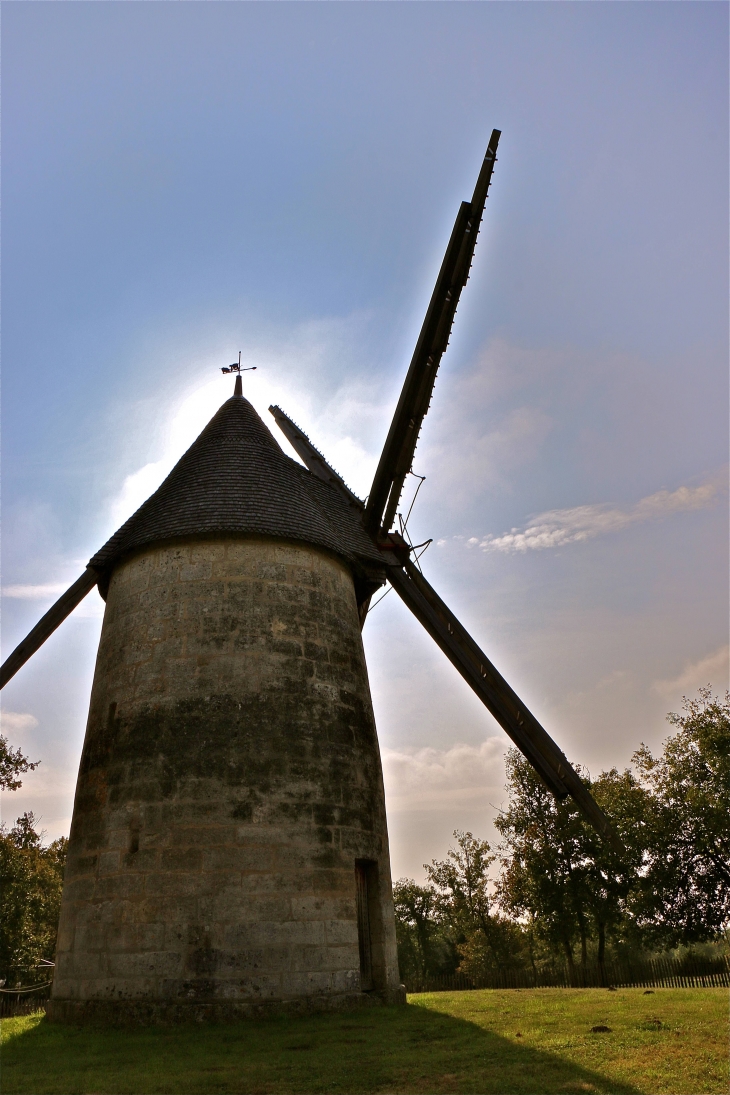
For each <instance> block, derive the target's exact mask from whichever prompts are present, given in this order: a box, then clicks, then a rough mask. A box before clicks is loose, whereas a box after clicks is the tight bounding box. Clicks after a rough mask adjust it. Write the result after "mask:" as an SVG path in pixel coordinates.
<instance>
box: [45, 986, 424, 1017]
mask: <svg viewBox="0 0 730 1095" xmlns="http://www.w3.org/2000/svg"><path fill="white" fill-rule="evenodd" d="M405 1002H406V989H405V985H399V986H398V988H397V989H394V990H390V991H385V992H348V993H338V994H337V995H332V994H327V995H321V996H303V997H299V998H296V999H290V1000H260V1001H252V1000H199V999H198V1000H180V999H177V1000H144V999H137V1000H109V999H107V1000H103V999H98V1000H59V999H53V1000H49V1002H48V1009H47V1016H48V1019H49V1020H50V1021H51V1022H52V1023H67V1024H72V1025H74V1026H84V1025H87V1024H93V1023H98V1024H102V1025H105V1026H155V1025H157V1024H160V1025H177V1024H183V1023H229V1022H235V1021H236V1020H239V1019H269V1018H273V1017H275V1016H278V1015H314V1014H317V1013H321V1012H346V1011H356V1010H358V1009H359V1008H370V1007H380V1006H383V1005H388V1004H390V1005H399V1004H405Z"/></svg>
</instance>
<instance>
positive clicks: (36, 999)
mask: <svg viewBox="0 0 730 1095" xmlns="http://www.w3.org/2000/svg"><path fill="white" fill-rule="evenodd" d="M51 984H52V982H51V981H47V982H45V983H44V984H42V985H32V986H31V987H30V988H21V989H0V1018H7V1017H8V1016H10V1015H32V1014H33V1013H34V1012H36V1011H45V1010H46V1004H47V1003H48V1000H49V999H50V995H51Z"/></svg>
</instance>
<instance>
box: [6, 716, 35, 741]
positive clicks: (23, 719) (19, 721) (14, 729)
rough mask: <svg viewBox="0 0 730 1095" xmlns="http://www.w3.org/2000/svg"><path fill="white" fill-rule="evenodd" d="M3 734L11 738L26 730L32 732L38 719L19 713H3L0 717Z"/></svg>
mask: <svg viewBox="0 0 730 1095" xmlns="http://www.w3.org/2000/svg"><path fill="white" fill-rule="evenodd" d="M0 725H2V732H3V734H8V735H9V736H10V737H11V738H14V737H17V736H18V734H24V733H25V732H26V731H27V730H33V729H34V727H36V726H37V725H38V719H37V718H36V717H35V716H34V715H28V714H24V713H21V712H19V711H3V713H2V716H0Z"/></svg>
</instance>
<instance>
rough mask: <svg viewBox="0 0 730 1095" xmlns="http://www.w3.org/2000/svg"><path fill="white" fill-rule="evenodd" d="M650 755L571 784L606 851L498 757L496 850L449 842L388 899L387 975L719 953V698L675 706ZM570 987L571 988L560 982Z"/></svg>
mask: <svg viewBox="0 0 730 1095" xmlns="http://www.w3.org/2000/svg"><path fill="white" fill-rule="evenodd" d="M668 720H669V722H670V723H671V724H672V725H673V726H674V727H676V732H675V733H674V734H672V735H671V736H670V737H669V739H668V740H667V741H666V742H665V744H664V749H663V752H662V754H661V755H660V756H656V757H655V756H653V755H652V753H651V751H650V750H649V749H648V748H647V747H646V746H645V745H641V746H640V748H639V749H638V750H637V751H636V752H635V753H634V755H633V758H632V762H633V767H632V768H627V769H626V770H625V771H623V772H619V771H618V770H617V769H616V768H612V769H610V770H609V771H607V772H601V774H600V775H599V776H598V777H597V778H596V779H590V778H588V776H587V774H586V773H585V772H582V773H581V775H582V777H583V779H584V780H585V782H586V784H587V785H588V787H589V788H590V790H591V793H592V795H593V796H594V797H595V799H596V801H597V802H598V803H599V805H600V806H601V807H602V808H603V810H604V812H605V813H606V814H607V816H608V817H609V818H610V820H611V822H612V824H613V826H614V828H615V830H616V831H617V833H618V835H619V837H620V843H621V850H620V851H617V850H614V849H613V848H612V847H610V846H609V845H608V844H607V843H606V842H604V841H602V840H601V838H600V837H599V836H598V834H597V833H596V832H595V830H593V829H592V828H591V826H589V825H588V824H587V823H586V822H584V821H583V820H582V818H581V816H580V814H579V813H578V811H577V810H576V808H575V805H574V804H573V801H572V799H566V800H565V801H564V802H558V801H557V800H556V799H555V798H554V797H553V795H552V794H551V793H550V792H549V791H548V790H547V788H546V787H545V786H544V784H543V783H542V781H541V780H540V779H539V777H538V776H537V775H536V773H535V772H534V770H533V769H532V767H531V766H530V765H529V764H528V762H527V761H526V760H525V759H524V758H523V757H522V755H521V754H520V753H519V752H517V750H515V749H512V750H510V751H509V753H508V754H507V786H506V790H507V792H508V803H507V806H506V808H505V809H504V810H502V811H501V812H500V813H499V815H498V817H497V818H496V820H495V826H496V828H497V831H498V832H499V834H500V837H501V840H500V842H499V844H498V845H497V846H496V847H494V848H493V847H491V846H490V844H489V843H488V841H486V840H480V839H478V838H477V837H475V836H474V835H473V834H472V833H469V832H459V831H458V830H457V831H456V832H455V833H454V837H455V840H456V844H455V847H453V848H451V850H450V851H449V853H448V855H447V857H446V859H444V860H433V861H432V862H431V863H430V864H425V865H424V867H425V871H426V883H425V885H419V884H417V883H416V882H414V881H413V880H412V879H407V878H403V879H400V880H399V881H398V882H396V883H395V886H394V888H393V897H394V901H395V912H396V931H397V935H398V955H399V960H400V969H401V977H403V978H404V979H405V980H406V981H409V980H410V981H422V980H424V979H427V978H429V977H438V976H441V975H448V974H452V973H455V972H457V971H458V972H459V973H463V974H466V975H468V976H471V977H474V978H479V977H484V976H488V975H489V974H490V973H493V972H494V971H497V970H504V969H515V968H529V967H532V969H533V970H534V971H536V972H537V971H538V970H539V969H545V968H546V967H549V966H550V965H555V964H561V965H564V966H566V967H567V969H568V971H569V973H570V977H571V982H572V983H580V976H579V974H580V969H581V967H583V968H584V969H585V968H586V967H587V966H588V964H589V963H590V964H597V965H598V966H599V968H602V967H603V965H604V963H606V962H607V960H608V958H609V957H610V958H611V959H614V960H616V959H619V960H620V959H626V958H630V957H632V956H638V955H639V954H647V952H649V953H651V952H654V953H656V952H657V951H666V950H670V949H673V948H677V947H681V946H692V945H695V946H696V945H698V944H703V943H711V942H713V941H714V942H717V941H725V942H727V931H728V926H729V925H730V821H729V819H730V693H729V694H726V696H725V699H724V702H723V701H722V700H720V699H718V698H713V696H712V690H711V688H709V687H708V688H704V689H700V693H699V698H698V699H693V700H685V701H684V706H683V711H682V714H670V715H669V716H668ZM574 978H575V980H573V979H574Z"/></svg>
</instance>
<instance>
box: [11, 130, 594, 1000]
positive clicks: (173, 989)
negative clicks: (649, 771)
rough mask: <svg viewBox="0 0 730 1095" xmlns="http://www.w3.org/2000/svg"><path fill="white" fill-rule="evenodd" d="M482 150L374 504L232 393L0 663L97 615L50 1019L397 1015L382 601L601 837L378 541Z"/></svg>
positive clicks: (411, 442)
mask: <svg viewBox="0 0 730 1095" xmlns="http://www.w3.org/2000/svg"><path fill="white" fill-rule="evenodd" d="M498 139H499V133H498V131H496V130H495V131H494V133H493V134H492V139H491V141H490V144H489V148H488V150H487V154H486V157H485V160H484V164H483V166H482V170H481V172H480V175H479V179H478V181H477V186H476V189H475V192H474V196H473V198H472V201H471V202H464V203H462V206H461V208H460V210H459V214H458V216H457V219H456V224H455V227H454V231H453V233H452V237H451V240H450V242H449V246H448V249H447V252H446V256H445V258H444V262H443V264H442V267H441V271H440V273H439V277H438V280H437V283H436V288H435V289H434V294H433V297H432V299H431V303H430V306H429V310H428V312H427V315H426V319H425V321H424V325H423V329H422V331H421V336H420V338H419V341H418V344H417V346H416V350H415V353H414V356H413V360H412V362H411V366H410V368H409V371H408V374H407V377H406V381H405V385H404V388H403V392H402V394H401V398H400V401H399V403H398V407H397V409H396V412H395V417H394V419H393V424H392V426H391V429H390V432H389V434H388V438H387V440H386V444H385V448H384V451H383V455H382V457H381V460H380V464H379V466H378V470H377V472H376V475H375V479H374V482H373V486H372V489H371V492H370V495H369V498H368V502H367V505H365V504H364V503H363V502H361V501H360V500H359V499H357V498H356V497H355V496H354V495H353V494H352V493H351V492H350V491H349V490H348V488H347V487H346V486H345V484H344V483H343V481H342V479H341V478H340V477H339V476H338V475H337V473H336V472H335V471H334V470H333V469H332V468H331V467H330V466H329V465H328V464H327V462H326V461H325V460H324V458H323V457H322V456H321V454H320V453H319V452H317V450H316V449H315V448H314V447H313V446H312V445H311V443H310V442H309V439H308V438H307V437H306V435H305V434H303V433H302V432H301V430H299V429H298V427H297V426H295V424H294V423H293V422H291V420H290V419H288V418H287V416H286V415H285V414H284V413H283V412H282V411H281V410H280V409H279V408H271V410H272V412H273V414H274V417H275V419H276V421H277V423H278V425H279V427H280V428H281V429H282V430H283V432H284V433H285V435H286V436H287V437H288V439H289V440H290V442H291V444H292V445H293V447H294V449H295V451H296V452H297V453H298V455H299V456H300V457H301V458H302V460H303V461H304V464H305V465H306V467H303V466H302V465H300V464H299V463H297V462H296V461H294V460H292V459H291V458H289V457H288V456H286V455H285V454H284V453H283V452H282V450H281V449H280V448H279V446H278V444H277V443H276V441H275V440H274V438H273V436H272V434H271V433H270V432H269V430H268V429H267V427H266V426H265V425H264V423H263V422H262V421H261V419H260V418H259V416H258V415H257V413H256V412H255V410H254V409H253V407H252V406H251V404H250V403H249V402H248V401H247V400H246V399H245V398H244V397H243V394H242V387H241V378H240V376H238V377H237V378H236V383H235V391H234V395H233V396H232V397H231V398H230V399H228V400H227V401H226V402H225V403H224V404H223V406H222V407H221V408H220V410H219V411H218V413H217V414H216V415H215V416H214V417H213V419H212V420H211V421H210V423H209V424H208V426H206V428H205V429H204V430H203V432H202V433H201V435H200V436H199V437H198V439H197V440H196V441H195V443H194V444H193V445H192V446H191V448H190V449H189V450H188V451H187V452H186V453H185V455H184V456H183V457H182V458H181V460H180V461H179V463H178V464H177V466H176V467H175V468H174V469H173V471H172V472H171V473H170V475H169V476H168V478H167V479H166V480H165V482H164V483H163V484H162V486H161V487H160V488H159V490H157V491H156V492H155V494H153V495H152V497H151V498H149V499H148V500H147V502H145V503H144V505H143V506H142V507H141V508H140V509H139V510H138V511H137V512H136V513H135V514H134V515H133V516H132V517H131V518H130V520H129V521H127V522H126V524H125V525H123V526H122V528H121V529H119V531H118V532H117V533H116V534H115V535H114V536H112V538H111V539H110V540H109V541H108V543H107V544H106V545H105V546H104V547H103V548H102V549H101V550H100V551H99V552H97V554H96V555H95V556H94V557H93V558H92V559H91V560H90V562H89V564H88V568H87V570H86V572H85V574H84V575H82V577H81V578H80V579H79V580H78V581H77V582H76V583H75V584H74V585H73V586H72V587H71V589H70V590H68V592H67V593H66V594H64V595H63V597H62V598H61V599H60V600H59V601H58V602H57V604H56V605H55V606H54V607H53V608H52V609H51V610H50V611H49V612H48V613H47V614H46V616H45V617H44V618H43V619H42V620H41V621H40V622H39V624H38V625H37V626H36V627H35V628H34V629H33V631H32V632H31V633H30V635H29V636H28V637H27V638H26V639H25V640H24V641H23V642H22V643H21V644H20V646H19V647H18V648H17V649H16V650H15V651H14V652H13V654H11V656H10V657H9V658H8V660H7V661H6V663H5V664H4V665H3V667H2V670H1V671H0V684H2V685H4V684H5V683H6V682H7V680H9V679H10V677H12V676H13V674H14V673H15V672H17V670H18V669H19V668H20V666H21V665H22V664H23V663H24V662H25V661H26V660H27V659H28V658H29V657H30V656H31V654H32V653H33V652H34V651H35V650H36V649H37V648H38V647H39V646H40V645H41V643H42V642H43V641H44V640H45V638H47V637H48V635H49V634H51V632H52V631H53V630H54V629H55V628H56V627H57V626H58V624H59V623H60V622H61V621H62V620H63V619H64V618H65V616H66V615H68V613H69V612H70V611H71V610H72V609H73V607H74V606H75V605H76V604H77V603H78V602H79V601H80V600H81V598H82V597H83V596H85V594H86V593H87V592H88V591H89V589H91V588H92V587H93V586H94V585H95V584H98V586H99V589H100V592H101V594H102V596H103V597H104V598H105V599H106V611H105V615H104V624H103V629H102V635H101V641H100V645H99V653H98V657H97V664H96V673H95V677H94V684H93V689H92V694H91V703H90V710H89V719H88V725H87V730H86V739H85V742H84V748H83V753H82V758H81V767H80V772H79V779H78V785H77V791H76V800H75V804H74V815H73V823H72V828H71V836H70V843H69V857H68V866H67V871H66V877H65V882H64V892H63V902H62V911H61V921H60V928H59V939H58V952H57V965H56V974H55V979H54V985H53V996H52V1001H51V1012H50V1013H51V1015H52V1016H53V1017H54V1018H57V1019H73V1020H79V1019H85V1018H87V1017H93V1016H99V1017H110V1018H117V1017H119V1016H128V1017H136V1018H140V1019H155V1018H166V1019H176V1018H187V1017H190V1016H191V1015H196V1016H200V1015H203V1016H216V1017H223V1016H226V1015H232V1014H258V1013H261V1012H262V1011H265V1010H267V1009H270V1008H277V1009H278V1008H281V1007H288V1008H294V1009H311V1008H325V1007H327V1008H329V1007H348V1006H352V1005H356V1004H358V1003H363V1002H366V1001H370V1000H374V999H376V1000H383V1001H391V1002H395V1001H399V1000H403V999H404V994H403V990H402V987H401V986H400V984H399V976H398V964H397V956H396V944H395V929H394V920H393V905H392V895H391V879H390V864H389V852H388V835H387V827H386V816H385V801H384V793H383V780H382V773H381V766H380V758H379V752H378V743H377V737H376V731H375V723H374V719H373V711H372V704H371V699H370V692H369V687H368V679H367V670H366V667H365V661H364V656H363V647H362V641H361V635H360V631H361V627H362V624H363V623H364V621H365V617H366V614H367V608H368V604H369V599H370V596H371V595H372V593H373V592H374V591H375V590H376V589H377V588H378V587H379V586H381V585H382V584H383V583H384V582H385V581H386V580H387V581H389V582H390V583H391V584H392V586H393V588H395V589H396V591H397V592H398V593H399V595H400V596H401V598H402V599H403V600H404V602H405V603H406V605H407V606H408V607H409V608H410V609H411V611H412V612H414V614H415V615H416V617H417V618H418V619H419V620H420V622H421V623H422V624H423V625H424V627H425V628H426V629H427V630H428V631H429V633H430V634H431V635H432V637H433V638H434V639H435V640H436V642H437V643H438V644H439V646H440V647H441V648H442V650H443V651H444V653H445V654H446V655H447V657H448V658H449V659H450V660H451V662H452V663H453V664H454V666H455V667H456V668H457V669H458V671H459V672H460V673H461V675H462V676H463V677H464V679H465V680H466V681H467V683H468V684H469V685H470V686H471V687H472V689H473V690H474V691H475V692H476V694H477V695H478V696H479V697H480V698H481V699H482V701H483V702H484V703H485V705H486V706H487V707H488V709H489V710H490V711H491V712H492V714H493V715H494V716H495V718H497V720H498V721H499V722H500V724H501V725H502V726H503V727H504V729H505V730H506V731H507V733H508V734H509V735H510V736H511V737H512V739H513V741H514V742H515V743H516V744H517V745H518V746H519V748H520V749H522V751H523V752H524V754H525V755H526V756H527V757H528V759H529V760H530V761H531V763H532V764H533V765H534V767H535V768H536V769H537V771H538V772H539V773H540V775H541V776H542V778H543V779H544V780H545V782H546V783H547V785H548V786H549V787H550V788H551V790H552V791H553V792H554V793H555V794H556V795H557V796H558V797H561V798H564V797H565V796H566V795H567V794H568V793H570V794H571V795H573V797H574V798H575V800H576V803H577V804H578V806H579V807H580V808H581V810H582V811H583V813H584V814H585V816H586V817H587V818H588V819H589V820H590V821H591V822H592V823H593V824H594V825H595V826H596V827H597V828H598V829H599V830H600V831H601V832H602V833H604V834H605V835H607V836H608V837H609V838H611V830H610V828H609V826H608V822H607V820H606V818H605V817H604V815H603V814H602V813H601V811H600V809H599V808H598V806H597V805H596V804H595V802H594V801H593V799H592V798H591V796H590V794H589V793H588V791H587V790H586V788H585V787H584V785H583V784H582V783H581V781H580V779H579V777H578V776H577V774H576V773H575V771H574V770H573V768H572V767H571V766H570V765H569V763H568V761H567V760H566V758H565V757H564V755H563V753H562V752H561V751H560V749H559V748H558V746H557V745H555V743H554V742H553V741H552V739H551V738H550V737H549V736H548V735H547V733H546V732H545V730H543V728H542V727H541V726H540V724H539V723H538V721H537V720H536V719H535V717H534V716H533V715H532V714H531V713H530V712H529V711H528V710H527V709H526V708H525V706H524V705H523V704H522V703H521V701H520V700H519V698H518V697H517V696H516V695H515V693H514V692H513V691H512V689H511V688H510V687H509V685H508V684H507V683H506V681H504V679H503V678H502V677H501V676H500V674H499V673H498V672H497V670H496V669H495V668H494V666H493V665H492V663H491V662H490V661H489V660H488V659H487V657H486V655H485V654H484V653H483V652H482V650H481V649H480V648H479V646H478V645H477V644H476V643H475V642H474V640H473V639H472V638H471V637H470V636H469V635H468V633H467V632H466V631H465V629H464V628H463V627H462V626H461V624H460V623H459V621H458V620H457V619H456V617H455V616H454V615H453V613H451V612H450V610H449V609H448V608H447V606H446V605H445V604H444V603H443V601H441V599H440V598H439V597H438V595H437V594H436V593H435V591H434V590H433V589H432V588H431V586H430V585H429V584H428V582H427V581H426V579H425V578H424V576H423V574H422V573H421V571H420V570H419V568H418V566H417V560H416V559H415V556H414V554H413V548H412V545H410V544H409V543H407V541H406V540H405V539H404V538H403V536H401V535H399V534H398V533H396V532H393V531H392V525H393V522H394V520H395V517H396V510H397V506H398V502H399V499H400V495H401V491H402V487H403V482H404V479H405V476H406V475H407V473H408V471H409V469H410V467H411V463H412V460H413V453H414V451H415V446H416V441H417V439H418V434H419V431H420V427H421V423H422V421H423V418H424V416H425V414H426V411H427V409H428V406H429V403H430V399H431V394H432V391H433V384H434V380H435V375H436V370H437V368H438V364H439V361H440V358H441V355H442V354H443V352H444V350H445V348H446V345H447V342H448V338H449V333H450V330H451V325H452V322H453V318H454V313H455V310H456V305H457V303H458V299H459V294H460V292H461V289H462V288H463V285H464V284H465V283H466V280H467V276H468V273H469V268H470V265H471V260H472V256H473V252H474V246H475V242H476V234H477V231H478V227H479V223H480V220H481V216H482V211H483V208H484V204H485V201H486V196H487V190H488V187H489V182H490V179H491V174H492V168H493V165H494V162H495V154H496V149H497V142H498Z"/></svg>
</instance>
